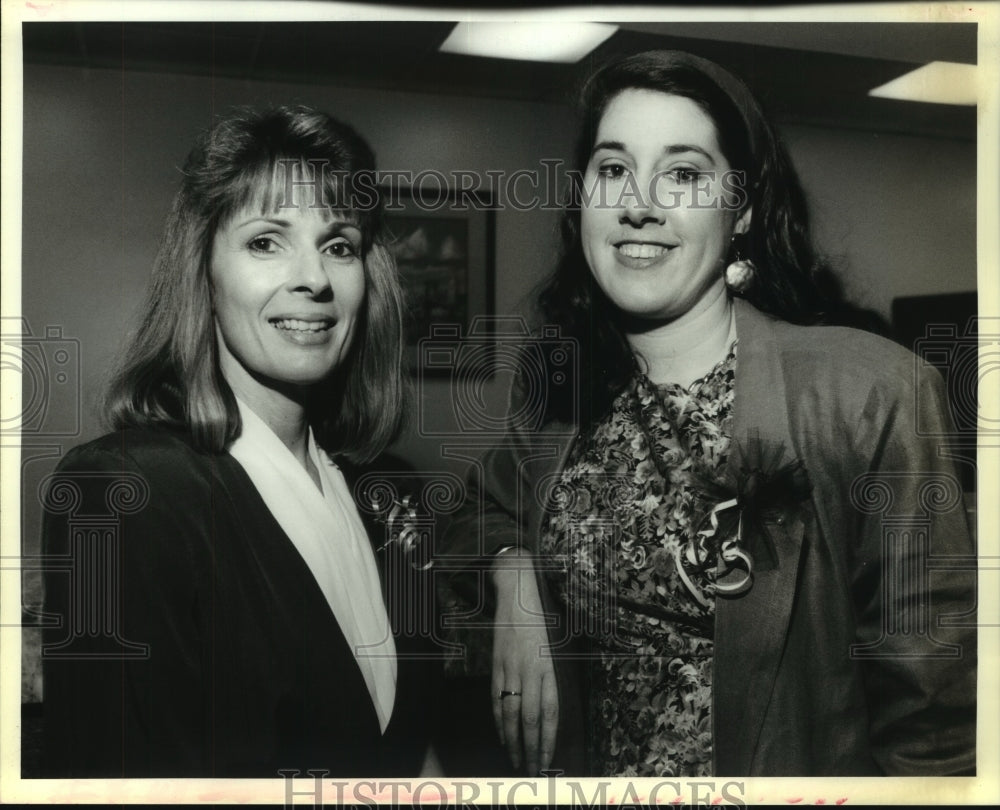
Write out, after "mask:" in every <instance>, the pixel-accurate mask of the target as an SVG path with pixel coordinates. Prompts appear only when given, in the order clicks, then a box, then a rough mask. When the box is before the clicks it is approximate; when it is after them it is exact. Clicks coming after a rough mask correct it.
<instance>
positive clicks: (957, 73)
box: [868, 62, 978, 107]
mask: <svg viewBox="0 0 1000 810" xmlns="http://www.w3.org/2000/svg"><path fill="white" fill-rule="evenodd" d="M977 77H978V73H977V72H976V66H975V65H965V64H960V63H958V62H931V63H930V64H929V65H924V66H923V67H921V68H917V69H916V70H911V71H910V72H909V73H906V74H904V75H902V76H900V77H899V78H898V79H893V80H892V81H891V82H888V83H887V84H883V85H882V86H881V87H876V88H875V89H874V90H869V91H868V95H870V96H877V97H878V98H897V99H902V100H903V101H925V102H928V103H930V104H965V105H967V106H971V107H974V106H975V105H976V99H977V97H978V93H977V90H978V88H977V85H976V82H977V80H978V79H977Z"/></svg>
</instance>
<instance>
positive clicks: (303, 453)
mask: <svg viewBox="0 0 1000 810" xmlns="http://www.w3.org/2000/svg"><path fill="white" fill-rule="evenodd" d="M226 381H227V382H228V383H229V387H230V388H231V389H232V391H233V394H235V395H236V396H237V397H238V398H239V399H240V400H241V401H242V402H243V403H244V404H245V405H246V406H247V407H249V408H250V410H252V411H253V412H254V413H255V414H257V416H259V417H260V418H261V420H262V421H263V422H264V424H265V425H267V426H268V427H269V428H270V429H271V431H272V432H273V433H274V435H275V436H277V437H278V438H279V439H281V443H282V444H284V445H285V447H287V448H288V449H289V451H291V453H292V455H293V456H295V458H296V459H297V460H298V462H299V463H300V464H301V465H302V466H303V467H305V468H306V469H307V470H309V469H310V468H311V466H312V465H311V463H310V462H309V442H308V438H309V423H308V421H307V420H306V408H305V402H304V399H303V397H302V392H298V391H288V392H285V391H281V390H275V389H273V388H264V387H262V386H260V385H252V384H250V385H248V384H244V383H246V382H247V380H245V379H244V377H243V375H240V374H233V375H226Z"/></svg>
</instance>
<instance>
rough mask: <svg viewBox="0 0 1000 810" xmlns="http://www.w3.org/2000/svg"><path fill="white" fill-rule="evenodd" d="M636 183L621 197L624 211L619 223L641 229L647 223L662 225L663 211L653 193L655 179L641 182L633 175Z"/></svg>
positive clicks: (625, 190)
mask: <svg viewBox="0 0 1000 810" xmlns="http://www.w3.org/2000/svg"><path fill="white" fill-rule="evenodd" d="M633 178H635V180H634V182H633V183H632V184H630V185H629V186H628V187H627V188H625V189H624V191H623V193H622V197H621V202H622V210H621V214H619V216H618V221H619V223H621V224H622V225H631V226H633V227H635V228H641V227H642V226H643V225H645V224H646V223H647V222H649V223H655V224H659V225H662V224H663V221H664V216H663V211H662V210H661V209H660V208H659V206H658V205H657V203H656V199H655V194H654V191H653V183H654V182H655V177H652V178H647V179H644V180H639V176H638V175H637V174H636V175H633Z"/></svg>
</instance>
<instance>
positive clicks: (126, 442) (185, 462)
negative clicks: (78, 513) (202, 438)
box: [56, 428, 215, 498]
mask: <svg viewBox="0 0 1000 810" xmlns="http://www.w3.org/2000/svg"><path fill="white" fill-rule="evenodd" d="M214 466H215V464H214V457H213V456H212V455H211V454H207V453H202V452H200V451H198V450H197V449H195V447H194V446H193V444H192V443H191V440H190V438H189V437H188V436H187V435H186V434H184V433H181V432H178V431H170V430H159V429H152V428H126V429H124V430H119V431H114V432H112V433H108V434H105V435H104V436H101V437H100V438H97V439H94V440H93V441H90V442H87V443H86V444H82V445H79V446H78V447H75V448H73V449H72V450H70V451H69V452H68V453H67V454H66V455H65V456H64V457H63V459H62V460H61V461H60V463H59V466H58V468H57V470H56V476H57V477H60V478H62V479H65V478H73V479H75V480H78V481H82V480H91V479H92V480H95V481H96V480H108V479H118V480H132V481H133V482H134V483H135V485H136V486H139V487H141V488H144V489H148V490H149V491H150V492H151V493H166V492H170V493H171V495H172V497H173V498H185V497H187V498H195V497H196V496H197V494H198V493H199V492H200V491H204V490H205V489H206V488H207V483H208V481H209V479H210V478H211V476H212V474H213V468H214Z"/></svg>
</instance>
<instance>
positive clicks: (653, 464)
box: [541, 342, 736, 777]
mask: <svg viewBox="0 0 1000 810" xmlns="http://www.w3.org/2000/svg"><path fill="white" fill-rule="evenodd" d="M735 369H736V343H735V342H734V343H733V345H732V348H731V349H730V352H729V354H728V356H727V357H726V358H725V360H723V361H722V362H721V363H719V364H718V365H717V366H716V367H715V368H714V369H713V370H712V371H711V372H709V373H708V374H707V375H705V376H704V377H702V378H701V379H699V380H697V381H695V382H694V383H693V384H692V385H691V386H690V387H689V388H684V387H682V386H680V385H675V384H669V385H663V386H656V385H654V384H653V383H651V382H650V381H649V379H648V378H646V377H645V376H644V375H642V374H637V375H636V376H635V377H634V379H633V381H632V383H631V384H630V385H629V386H628V387H627V388H626V390H625V391H623V392H622V393H621V394H620V395H619V396H618V397H617V399H616V400H615V402H614V404H613V406H612V408H611V411H610V413H609V414H608V416H607V417H605V418H604V420H603V421H601V422H600V423H598V424H596V425H595V426H594V427H593V429H592V430H590V431H589V433H587V434H585V435H582V436H581V437H580V438H579V439H578V440H577V442H576V444H575V446H574V448H573V450H572V451H571V454H570V457H569V459H568V461H567V464H566V466H565V468H564V469H563V471H562V473H561V474H560V478H559V481H558V483H557V484H556V486H555V487H554V488H553V492H552V495H551V501H550V505H549V511H548V515H547V519H546V524H545V529H544V530H543V536H542V543H541V551H542V554H543V555H545V556H546V557H547V558H549V559H548V560H547V562H548V564H547V565H546V568H548V569H549V570H554V571H556V573H554V574H553V575H551V580H550V585H551V586H552V588H553V591H554V592H555V594H556V596H557V598H558V599H560V600H561V601H562V602H563V603H564V604H565V605H566V606H567V608H568V609H569V610H568V614H569V615H570V616H571V617H572V619H573V621H575V622H576V628H577V629H578V630H580V631H581V632H583V633H584V634H585V635H586V636H587V637H588V638H589V639H590V640H591V642H592V644H593V649H594V655H593V657H592V659H591V660H590V661H589V662H588V666H589V667H590V693H591V694H590V701H589V707H590V709H589V710H590V717H589V729H590V734H589V740H588V752H589V757H590V770H591V772H592V773H593V774H594V775H604V776H681V777H691V776H706V775H710V773H711V769H712V717H711V708H712V652H713V640H712V639H713V620H714V601H713V585H714V578H715V575H716V563H717V559H718V558H717V555H716V547H715V546H714V545H713V537H712V535H713V531H712V524H711V522H710V520H709V516H710V514H711V510H712V506H713V505H714V504H713V502H712V501H711V499H710V498H708V497H707V496H704V495H702V494H701V493H702V492H703V491H705V487H704V486H701V485H700V484H701V482H703V481H717V480H719V479H720V478H721V477H722V475H723V473H724V470H725V467H726V460H727V456H728V453H729V444H730V433H731V430H730V425H731V413H732V405H733V380H734V375H735Z"/></svg>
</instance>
